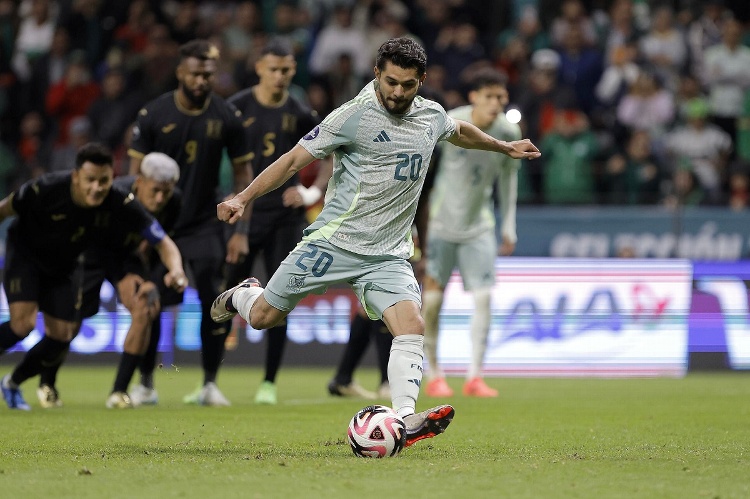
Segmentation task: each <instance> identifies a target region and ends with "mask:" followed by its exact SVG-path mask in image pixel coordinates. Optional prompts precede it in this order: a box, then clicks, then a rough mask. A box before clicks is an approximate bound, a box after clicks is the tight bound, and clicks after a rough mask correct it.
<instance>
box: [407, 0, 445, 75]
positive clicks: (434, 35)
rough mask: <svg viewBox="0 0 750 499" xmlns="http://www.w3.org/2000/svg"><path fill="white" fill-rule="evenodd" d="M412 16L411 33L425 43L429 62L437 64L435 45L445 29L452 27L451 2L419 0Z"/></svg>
mask: <svg viewBox="0 0 750 499" xmlns="http://www.w3.org/2000/svg"><path fill="white" fill-rule="evenodd" d="M416 4H417V5H416V6H415V11H414V14H413V15H412V16H411V20H412V21H413V25H412V26H411V31H412V32H413V33H414V34H415V35H416V36H417V37H419V39H420V40H422V42H423V43H424V49H425V51H426V52H427V61H428V62H429V63H430V64H435V60H434V58H435V45H436V44H437V40H438V37H439V36H440V35H441V32H442V30H443V28H445V27H447V26H449V25H450V23H451V22H452V21H453V19H452V18H451V9H450V6H449V0H417V2H416Z"/></svg>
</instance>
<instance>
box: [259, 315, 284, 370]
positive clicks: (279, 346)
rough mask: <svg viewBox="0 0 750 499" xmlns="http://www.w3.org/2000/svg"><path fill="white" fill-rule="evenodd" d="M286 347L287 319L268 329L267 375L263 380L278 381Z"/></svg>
mask: <svg viewBox="0 0 750 499" xmlns="http://www.w3.org/2000/svg"><path fill="white" fill-rule="evenodd" d="M285 347H286V321H285V322H284V324H282V325H281V326H276V327H272V328H270V329H269V330H268V348H267V349H266V377H265V378H263V381H268V382H270V383H275V382H276V374H277V373H278V372H279V368H280V367H281V360H282V358H283V357H284V349H285Z"/></svg>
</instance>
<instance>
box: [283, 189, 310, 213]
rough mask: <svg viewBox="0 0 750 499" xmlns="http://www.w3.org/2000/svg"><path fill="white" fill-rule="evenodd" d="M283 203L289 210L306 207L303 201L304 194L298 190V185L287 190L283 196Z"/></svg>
mask: <svg viewBox="0 0 750 499" xmlns="http://www.w3.org/2000/svg"><path fill="white" fill-rule="evenodd" d="M281 202H282V203H284V206H286V207H287V208H301V207H303V206H305V202H304V201H303V200H302V193H301V192H300V191H299V189H297V186H296V185H293V186H291V187H287V188H286V190H285V191H284V193H283V194H282V195H281Z"/></svg>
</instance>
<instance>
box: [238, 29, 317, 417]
mask: <svg viewBox="0 0 750 499" xmlns="http://www.w3.org/2000/svg"><path fill="white" fill-rule="evenodd" d="M295 71H296V62H295V60H294V53H293V51H292V49H291V47H290V46H288V45H287V44H286V43H285V42H282V41H280V40H271V41H270V42H268V43H267V44H266V46H265V47H264V48H263V49H262V51H261V54H260V58H259V59H258V61H257V62H256V63H255V72H256V73H257V75H258V78H259V82H258V84H257V85H254V86H253V87H251V88H248V89H246V90H243V91H241V92H238V93H237V94H235V95H233V96H232V97H230V98H229V102H230V103H232V104H234V105H235V106H236V107H237V108H238V109H239V110H240V111H241V112H242V116H243V118H244V120H245V123H247V124H248V125H249V126H248V130H249V131H250V135H251V145H252V150H253V159H252V162H251V163H252V166H253V174H254V176H256V177H257V176H258V175H259V174H260V172H262V171H263V170H265V169H266V168H267V167H268V166H269V165H270V164H271V163H273V162H274V161H276V159H278V158H279V156H281V155H282V154H284V153H285V152H287V151H289V150H290V149H291V148H292V147H294V145H295V144H296V143H297V142H298V141H299V140H300V139H301V138H302V136H303V135H305V133H307V132H308V131H310V130H312V129H313V128H314V127H315V125H317V124H318V122H319V121H320V120H319V119H318V116H317V113H315V112H314V111H312V110H311V109H310V108H309V107H308V106H306V105H305V104H303V103H302V102H300V101H299V100H297V99H296V98H295V97H293V96H292V95H290V94H289V85H290V84H291V82H292V78H293V77H294V74H295ZM330 177H331V164H330V162H328V161H324V162H323V163H322V164H321V168H320V171H319V174H318V176H317V178H316V179H315V182H314V184H313V185H311V186H310V187H309V188H306V187H304V186H303V185H302V184H300V181H299V176H298V175H297V174H295V175H294V176H292V177H291V178H290V179H289V180H287V181H286V183H285V184H284V185H282V186H281V187H280V188H279V189H277V190H275V191H271V192H269V193H268V194H267V195H265V196H262V197H261V198H259V199H257V200H256V201H255V202H254V204H253V214H252V217H251V218H250V220H249V222H242V223H239V224H237V226H236V228H235V230H236V231H237V232H239V233H243V234H246V235H247V240H248V244H249V253H248V255H247V257H246V258H244V259H241V260H240V261H238V262H237V263H236V264H232V265H230V266H229V268H228V269H227V283H228V285H229V286H234V285H235V284H237V283H238V282H240V281H241V280H242V279H244V278H246V277H247V276H249V275H250V274H251V271H252V267H253V263H254V261H255V258H256V256H258V254H259V253H260V252H261V251H262V252H263V263H264V265H265V270H266V273H267V275H269V276H270V275H272V274H273V273H274V272H275V271H276V269H277V268H278V267H279V265H280V264H281V262H282V260H284V258H285V257H286V256H287V255H288V254H289V252H291V251H292V250H293V249H294V247H295V245H296V244H297V243H298V242H299V241H300V240H301V239H302V229H303V228H304V225H305V207H307V206H310V205H313V204H315V203H316V202H317V201H318V200H319V199H320V198H321V196H322V194H323V192H325V188H326V183H327V182H328V179H329V178H330ZM286 339H287V338H286V322H285V323H283V324H282V325H279V326H276V327H273V328H271V329H269V330H268V336H267V341H268V349H267V351H266V363H265V378H264V380H263V383H262V384H261V386H260V388H259V389H258V392H257V393H256V396H255V402H256V403H259V404H276V402H277V396H276V374H277V372H278V369H279V366H280V365H281V358H282V356H283V353H284V347H285V345H286Z"/></svg>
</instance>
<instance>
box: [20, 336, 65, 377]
mask: <svg viewBox="0 0 750 499" xmlns="http://www.w3.org/2000/svg"><path fill="white" fill-rule="evenodd" d="M69 344H70V342H68V341H57V340H53V339H52V338H50V337H49V336H44V337H42V339H41V340H39V343H37V344H36V345H34V346H33V347H32V348H31V350H29V351H28V352H26V355H25V356H24V358H23V360H22V361H21V363H20V364H18V366H17V367H16V369H15V370H14V371H13V374H12V375H11V377H10V379H11V380H12V381H13V382H14V383H15V384H17V385H20V384H21V383H23V382H24V381H26V380H27V379H29V378H32V377H34V376H36V375H37V374H39V373H41V372H42V370H43V369H45V368H47V367H52V366H55V365H59V364H61V363H62V361H63V359H64V357H65V356H64V353H65V352H66V351H67V350H68V345H69Z"/></svg>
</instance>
